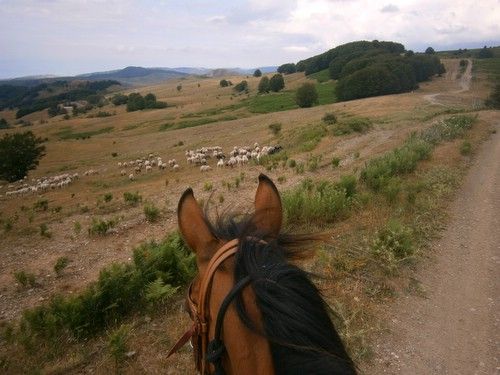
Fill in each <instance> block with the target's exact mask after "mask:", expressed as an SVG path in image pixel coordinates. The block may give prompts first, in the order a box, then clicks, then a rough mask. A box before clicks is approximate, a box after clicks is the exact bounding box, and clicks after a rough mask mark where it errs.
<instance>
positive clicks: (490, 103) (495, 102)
mask: <svg viewBox="0 0 500 375" xmlns="http://www.w3.org/2000/svg"><path fill="white" fill-rule="evenodd" d="M484 104H485V105H486V106H487V107H488V108H494V109H500V83H497V84H496V85H495V87H494V88H493V91H492V92H491V94H490V96H489V97H488V99H486V102H485V103H484Z"/></svg>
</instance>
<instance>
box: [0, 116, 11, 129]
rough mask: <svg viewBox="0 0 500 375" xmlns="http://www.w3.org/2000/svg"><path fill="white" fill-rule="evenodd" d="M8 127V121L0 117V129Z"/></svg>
mask: <svg viewBox="0 0 500 375" xmlns="http://www.w3.org/2000/svg"><path fill="white" fill-rule="evenodd" d="M8 128H10V126H9V123H8V122H7V120H5V119H4V118H0V129H8Z"/></svg>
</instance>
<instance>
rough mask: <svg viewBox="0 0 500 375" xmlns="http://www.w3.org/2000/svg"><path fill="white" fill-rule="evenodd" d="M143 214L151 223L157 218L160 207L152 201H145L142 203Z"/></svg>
mask: <svg viewBox="0 0 500 375" xmlns="http://www.w3.org/2000/svg"><path fill="white" fill-rule="evenodd" d="M144 215H145V216H146V220H147V221H149V222H150V223H153V222H155V221H157V220H158V219H159V217H160V209H159V208H158V207H156V206H155V205H154V204H153V203H147V204H145V205H144Z"/></svg>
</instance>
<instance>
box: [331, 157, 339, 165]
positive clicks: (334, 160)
mask: <svg viewBox="0 0 500 375" xmlns="http://www.w3.org/2000/svg"><path fill="white" fill-rule="evenodd" d="M339 165H340V158H338V157H336V156H334V157H333V158H332V167H333V168H337V167H338V166H339Z"/></svg>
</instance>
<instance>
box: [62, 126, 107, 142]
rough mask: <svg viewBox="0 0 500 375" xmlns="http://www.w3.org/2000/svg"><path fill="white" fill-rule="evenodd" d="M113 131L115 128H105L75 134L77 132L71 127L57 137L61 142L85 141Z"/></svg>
mask: <svg viewBox="0 0 500 375" xmlns="http://www.w3.org/2000/svg"><path fill="white" fill-rule="evenodd" d="M112 131H113V127H112V126H107V127H105V128H101V129H97V130H90V131H87V132H76V133H75V132H73V129H72V128H71V127H69V128H64V129H63V130H61V131H60V132H57V133H56V135H57V136H58V137H59V139H61V140H67V139H85V138H90V137H93V136H94V135H99V134H106V133H111V132H112Z"/></svg>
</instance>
